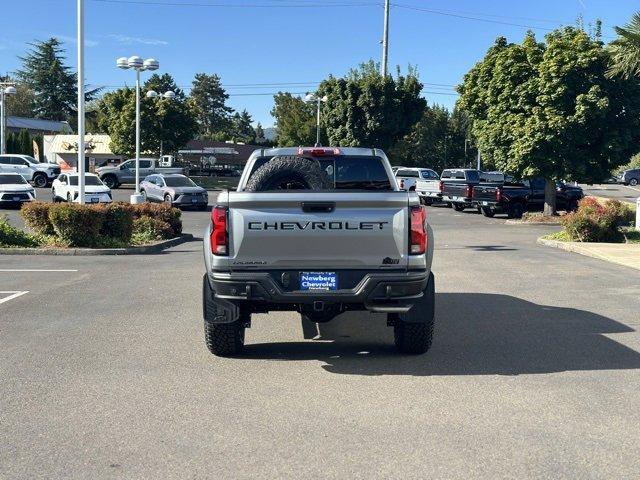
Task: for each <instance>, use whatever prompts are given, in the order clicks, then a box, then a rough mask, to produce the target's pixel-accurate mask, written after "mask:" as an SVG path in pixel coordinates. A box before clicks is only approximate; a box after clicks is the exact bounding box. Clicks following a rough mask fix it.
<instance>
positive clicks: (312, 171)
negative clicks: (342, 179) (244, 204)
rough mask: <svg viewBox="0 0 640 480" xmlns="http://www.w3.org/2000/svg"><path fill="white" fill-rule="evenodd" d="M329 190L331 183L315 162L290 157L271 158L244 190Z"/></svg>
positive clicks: (257, 171)
mask: <svg viewBox="0 0 640 480" xmlns="http://www.w3.org/2000/svg"><path fill="white" fill-rule="evenodd" d="M331 189H333V182H332V181H331V179H330V178H329V176H328V175H327V173H326V172H325V171H324V170H322V168H321V167H320V164H319V163H318V162H317V161H315V160H313V159H310V158H305V157H296V156H292V155H282V156H278V157H273V158H272V159H271V160H270V161H268V162H267V163H265V164H264V165H263V166H261V167H260V168H258V169H257V170H256V171H255V172H254V173H253V175H251V178H250V179H249V181H248V182H247V186H246V187H245V188H244V190H245V191H247V192H265V191H269V190H331Z"/></svg>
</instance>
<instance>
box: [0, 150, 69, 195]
mask: <svg viewBox="0 0 640 480" xmlns="http://www.w3.org/2000/svg"><path fill="white" fill-rule="evenodd" d="M0 173H17V174H18V175H21V176H22V178H24V179H25V180H26V181H27V182H32V183H33V185H34V186H36V187H38V188H45V187H46V186H48V185H51V182H53V181H54V180H55V179H56V177H57V176H58V175H60V166H59V165H56V164H55V163H40V162H38V161H37V160H36V159H35V158H33V157H30V156H29V155H14V154H6V155H0Z"/></svg>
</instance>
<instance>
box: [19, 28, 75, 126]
mask: <svg viewBox="0 0 640 480" xmlns="http://www.w3.org/2000/svg"><path fill="white" fill-rule="evenodd" d="M31 46H32V47H33V48H32V49H31V50H30V51H29V52H28V53H27V55H26V56H25V57H21V58H20V59H21V60H22V63H23V67H22V70H19V71H18V72H17V76H18V80H19V81H20V82H21V83H23V84H25V85H27V86H29V88H31V90H33V91H34V92H35V98H34V114H35V116H36V118H47V119H50V120H68V119H69V118H70V117H71V116H72V115H73V113H74V111H75V108H76V76H75V74H74V73H72V72H71V69H70V68H69V67H68V66H66V65H65V63H64V62H65V60H66V59H65V56H64V49H63V48H62V44H61V43H60V41H59V40H58V39H56V38H50V39H49V40H46V41H43V42H35V43H32V44H31Z"/></svg>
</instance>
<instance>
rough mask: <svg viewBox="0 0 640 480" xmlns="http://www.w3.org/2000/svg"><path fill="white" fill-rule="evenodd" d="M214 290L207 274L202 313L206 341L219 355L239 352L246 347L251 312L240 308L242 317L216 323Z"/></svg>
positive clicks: (203, 280)
mask: <svg viewBox="0 0 640 480" xmlns="http://www.w3.org/2000/svg"><path fill="white" fill-rule="evenodd" d="M213 295H214V292H213V289H212V288H211V285H210V284H209V280H208V279H207V275H206V274H205V275H204V277H203V278H202V313H203V316H204V341H205V343H206V345H207V348H208V349H209V351H210V352H211V353H213V354H214V355H217V356H219V357H229V356H232V355H237V354H239V353H240V352H241V351H242V349H243V347H244V331H245V328H246V326H247V325H249V322H250V321H251V314H250V313H249V312H248V311H246V310H242V309H241V310H240V317H239V318H238V320H236V321H235V322H233V323H214V322H211V321H208V319H213V318H214V317H215V315H216V313H217V312H219V309H218V306H217V305H216V303H215V301H214V297H213Z"/></svg>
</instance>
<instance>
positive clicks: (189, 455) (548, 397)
mask: <svg viewBox="0 0 640 480" xmlns="http://www.w3.org/2000/svg"><path fill="white" fill-rule="evenodd" d="M118 192H123V194H124V195H128V194H129V193H130V192H128V191H125V190H120V191H118ZM10 214H11V215H15V214H16V212H10ZM428 215H429V218H430V221H431V223H432V226H433V228H434V231H435V235H436V252H435V257H434V272H435V275H436V292H437V295H436V332H435V338H434V342H435V343H434V347H433V349H432V350H431V351H430V352H429V353H428V354H427V355H424V356H419V357H410V356H400V355H398V354H396V353H395V350H394V348H393V346H392V344H393V341H392V331H391V330H390V329H388V328H387V327H386V326H385V322H384V318H382V317H380V316H369V315H365V314H361V313H357V314H356V313H351V314H346V315H343V316H342V317H340V318H338V319H336V320H335V321H334V322H332V323H329V324H326V325H323V326H322V328H321V329H319V330H318V331H317V335H316V336H315V338H311V337H312V335H310V334H309V333H308V331H307V334H306V336H307V337H308V338H305V334H304V333H303V329H302V326H301V324H300V320H299V316H298V315H295V314H292V313H272V314H269V315H256V316H255V318H254V321H253V326H252V328H251V329H250V330H248V332H247V344H248V347H247V348H246V352H245V354H244V355H243V357H242V358H237V359H221V358H216V357H213V356H211V355H210V354H209V353H208V351H207V350H206V347H205V345H204V341H203V332H202V320H201V297H200V288H201V277H202V274H203V272H204V267H203V262H202V259H201V243H200V242H199V241H198V240H196V241H194V242H191V243H186V244H183V245H180V246H177V247H175V248H173V249H170V250H168V251H166V252H164V253H163V254H159V255H155V256H127V257H49V256H41V257H35V256H34V257H31V256H5V257H0V338H1V339H2V348H0V391H2V392H3V393H2V395H1V396H0V412H1V413H0V446H2V448H0V478H98V477H99V478H111V477H113V478H299V477H306V478H351V477H356V478H426V477H429V478H447V479H452V478H460V479H469V478H478V477H483V478H550V479H557V478H638V476H639V475H640V461H639V460H638V458H639V453H640V450H639V447H638V445H640V433H639V431H638V428H637V425H638V424H639V423H640V408H639V407H640V391H639V390H638V385H640V353H639V352H640V334H639V333H638V329H639V327H640V272H637V271H635V270H631V269H626V268H624V267H619V266H616V265H612V264H609V263H605V262H601V261H599V260H596V259H591V258H587V257H582V256H578V255H573V254H571V253H568V252H564V251H560V250H554V249H546V248H544V247H541V246H538V245H536V237H537V236H538V235H542V234H544V233H547V232H551V231H553V230H554V227H532V226H527V227H523V226H509V225H505V223H504V219H500V218H494V219H487V218H484V217H482V216H480V215H478V214H474V213H457V212H454V211H453V210H451V209H445V208H437V207H432V208H429V214H428ZM207 222H208V214H207V213H206V212H185V213H184V223H185V231H187V232H190V233H194V234H195V235H196V237H198V238H201V237H202V230H203V229H204V226H205V225H206V223H207Z"/></svg>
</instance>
